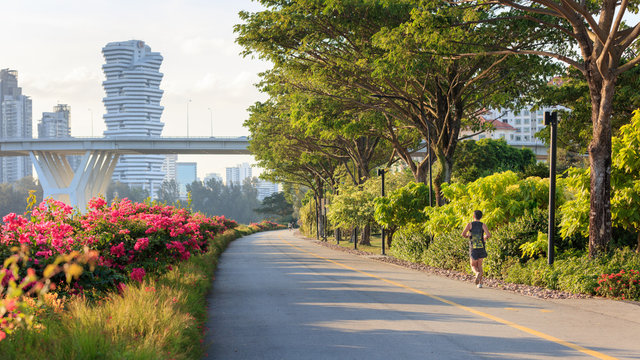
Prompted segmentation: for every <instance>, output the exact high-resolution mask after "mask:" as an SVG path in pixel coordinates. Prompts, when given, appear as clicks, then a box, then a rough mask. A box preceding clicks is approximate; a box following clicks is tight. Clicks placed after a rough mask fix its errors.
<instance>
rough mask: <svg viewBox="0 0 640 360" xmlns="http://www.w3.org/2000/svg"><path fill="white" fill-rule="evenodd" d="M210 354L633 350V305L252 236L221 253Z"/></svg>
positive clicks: (638, 355) (594, 354)
mask: <svg viewBox="0 0 640 360" xmlns="http://www.w3.org/2000/svg"><path fill="white" fill-rule="evenodd" d="M207 328H208V332H207V335H206V343H207V356H206V359H225V360H227V359H228V360H233V359H296V360H298V359H322V360H324V359H341V360H342V359H367V360H374V359H384V360H390V359H468V358H480V359H555V358H564V359H593V358H596V359H598V358H599V359H640V340H638V334H639V333H640V306H638V305H635V304H631V303H621V302H615V301H608V300H600V299H597V300H553V301H550V300H541V299H536V298H531V297H526V296H521V295H517V294H513V293H510V292H505V291H500V290H494V289H487V288H483V289H477V288H475V287H474V286H473V284H471V283H465V282H460V281H455V280H451V279H448V278H442V277H438V276H435V275H430V274H425V273H423V272H418V271H415V270H410V269H405V268H402V267H399V266H395V265H391V264H387V263H382V262H378V261H374V260H371V259H368V258H366V257H362V256H354V255H351V254H347V253H343V252H339V251H335V250H331V249H328V248H325V247H321V246H317V245H316V244H314V243H313V242H311V241H308V240H305V239H301V238H299V237H296V236H294V235H293V233H291V232H290V231H288V230H283V231H272V232H263V233H258V234H253V235H250V236H246V237H243V238H240V239H238V240H236V241H234V242H233V243H231V245H230V246H229V248H228V249H227V250H226V251H225V252H224V254H223V255H222V257H221V258H220V264H219V268H218V270H217V272H216V280H215V282H214V287H213V291H212V293H211V294H210V296H209V320H208V324H207Z"/></svg>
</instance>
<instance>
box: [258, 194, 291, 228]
mask: <svg viewBox="0 0 640 360" xmlns="http://www.w3.org/2000/svg"><path fill="white" fill-rule="evenodd" d="M255 210H256V212H258V213H261V214H264V215H265V216H266V217H267V218H268V219H271V220H273V221H276V222H279V223H281V224H285V223H289V222H291V221H293V206H291V204H290V203H289V202H288V201H287V199H286V198H285V196H284V193H283V192H277V193H273V194H271V195H269V196H267V197H265V198H264V199H263V200H262V204H260V207H258V208H257V209H255Z"/></svg>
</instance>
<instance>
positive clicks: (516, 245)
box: [483, 209, 548, 278]
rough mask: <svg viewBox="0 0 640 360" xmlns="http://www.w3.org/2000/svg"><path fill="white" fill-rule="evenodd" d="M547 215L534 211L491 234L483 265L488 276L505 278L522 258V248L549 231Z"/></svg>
mask: <svg viewBox="0 0 640 360" xmlns="http://www.w3.org/2000/svg"><path fill="white" fill-rule="evenodd" d="M547 224H548V221H547V213H546V211H544V210H543V209H534V210H533V211H531V212H527V213H526V214H525V215H523V216H521V217H519V218H517V219H516V220H515V221H512V222H509V223H507V224H506V225H504V226H501V227H499V228H497V229H495V230H493V231H492V232H491V234H492V236H491V238H490V239H489V240H488V241H487V254H488V257H487V258H486V259H485V261H484V263H483V265H484V270H485V272H486V273H487V275H489V276H492V277H496V278H503V277H504V270H505V269H506V268H508V267H509V266H510V265H512V264H513V263H515V262H519V261H520V258H521V252H520V246H522V245H523V244H525V243H527V242H529V241H533V240H534V239H536V237H537V235H538V234H539V233H540V232H542V231H546V230H547V226H548V225H547Z"/></svg>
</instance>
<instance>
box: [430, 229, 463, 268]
mask: <svg viewBox="0 0 640 360" xmlns="http://www.w3.org/2000/svg"><path fill="white" fill-rule="evenodd" d="M461 233H462V230H457V229H456V230H452V231H449V232H446V233H443V234H441V235H438V236H434V237H433V240H432V241H431V244H429V248H428V249H427V251H425V252H424V254H423V256H422V262H423V263H425V264H427V265H429V266H434V267H439V268H442V269H451V270H457V271H470V266H469V241H468V240H467V239H465V238H463V237H462V235H461Z"/></svg>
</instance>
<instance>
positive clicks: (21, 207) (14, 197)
mask: <svg viewBox="0 0 640 360" xmlns="http://www.w3.org/2000/svg"><path fill="white" fill-rule="evenodd" d="M32 192H33V194H34V196H35V197H36V201H35V202H34V203H37V204H39V203H40V202H41V201H42V186H40V183H39V182H38V181H37V180H35V179H33V178H32V177H25V178H22V179H20V180H18V181H16V182H14V183H1V184H0V217H2V216H4V215H6V214H9V213H16V214H22V213H24V212H25V210H26V208H27V205H28V204H27V202H26V201H25V199H27V198H28V197H29V195H30V194H31V193H32Z"/></svg>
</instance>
